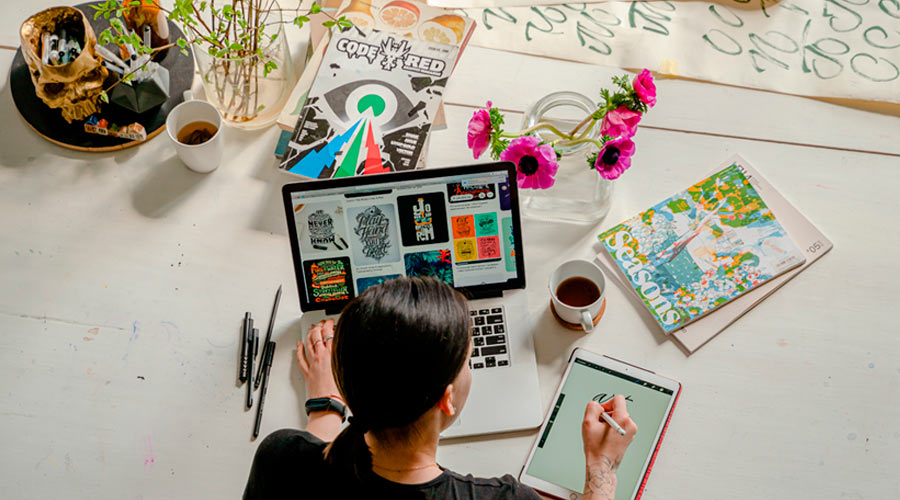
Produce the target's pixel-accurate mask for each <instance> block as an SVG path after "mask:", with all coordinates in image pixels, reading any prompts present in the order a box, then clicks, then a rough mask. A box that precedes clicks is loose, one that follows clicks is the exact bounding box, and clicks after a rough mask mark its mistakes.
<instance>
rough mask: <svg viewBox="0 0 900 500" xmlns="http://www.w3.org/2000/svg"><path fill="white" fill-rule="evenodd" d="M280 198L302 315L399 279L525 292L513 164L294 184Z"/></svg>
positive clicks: (335, 305) (476, 289)
mask: <svg viewBox="0 0 900 500" xmlns="http://www.w3.org/2000/svg"><path fill="white" fill-rule="evenodd" d="M510 180H512V182H510ZM283 194H284V202H285V210H286V213H287V215H288V228H289V232H290V236H291V247H292V250H293V255H294V268H295V274H296V277H297V286H298V291H299V295H300V303H301V309H302V310H304V311H309V310H316V309H328V310H329V311H330V312H331V311H335V312H336V311H337V310H339V309H340V308H342V307H343V306H344V305H345V304H346V303H347V302H348V301H349V300H350V299H352V298H353V297H355V296H357V295H359V294H360V293H362V292H363V291H364V290H365V289H366V288H368V287H370V286H373V285H377V284H379V283H381V282H383V281H386V280H389V279H392V278H397V277H400V276H409V277H414V276H432V277H435V278H437V279H440V280H443V281H444V282H446V283H448V284H450V285H452V286H453V287H455V288H457V289H460V290H462V291H471V292H473V293H474V292H479V291H487V290H503V289H509V288H521V287H524V286H525V280H524V269H523V267H524V265H523V259H522V250H521V248H522V245H521V236H520V222H519V212H518V200H517V194H516V186H515V167H514V166H513V165H512V164H511V163H493V164H480V165H474V166H468V167H452V168H438V169H426V170H417V171H409V172H402V173H393V174H384V175H369V176H361V177H351V178H343V179H330V180H320V181H311V182H300V183H295V184H288V185H286V186H285V187H284V189H283Z"/></svg>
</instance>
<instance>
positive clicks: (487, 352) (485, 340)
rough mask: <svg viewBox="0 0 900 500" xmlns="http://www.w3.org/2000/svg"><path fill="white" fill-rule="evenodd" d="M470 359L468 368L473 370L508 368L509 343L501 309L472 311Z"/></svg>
mask: <svg viewBox="0 0 900 500" xmlns="http://www.w3.org/2000/svg"><path fill="white" fill-rule="evenodd" d="M469 317H470V318H471V321H472V357H471V358H469V367H470V368H472V369H473V370H483V369H486V368H500V367H503V366H509V342H508V341H507V338H508V332H507V329H506V312H505V311H504V309H503V307H502V306H500V307H490V308H485V309H472V310H470V311H469Z"/></svg>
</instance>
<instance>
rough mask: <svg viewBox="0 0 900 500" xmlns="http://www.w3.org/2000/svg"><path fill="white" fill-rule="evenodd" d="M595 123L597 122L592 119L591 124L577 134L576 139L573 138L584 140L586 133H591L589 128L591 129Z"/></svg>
mask: <svg viewBox="0 0 900 500" xmlns="http://www.w3.org/2000/svg"><path fill="white" fill-rule="evenodd" d="M595 123H597V120H596V119H593V118H592V119H591V124H590V125H588V126H587V127H584V130H583V131H582V132H581V133H580V134H578V137H575V139H584V138H585V136H587V134H588V132H590V131H591V128H593V126H594V124H595ZM573 134H574V132H573Z"/></svg>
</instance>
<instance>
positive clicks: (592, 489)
mask: <svg viewBox="0 0 900 500" xmlns="http://www.w3.org/2000/svg"><path fill="white" fill-rule="evenodd" d="M618 466H619V464H617V463H613V461H612V460H610V459H609V458H607V457H600V460H597V461H594V462H590V463H588V464H587V470H586V473H585V480H584V500H613V498H614V497H615V496H616V483H617V480H616V469H617V468H618Z"/></svg>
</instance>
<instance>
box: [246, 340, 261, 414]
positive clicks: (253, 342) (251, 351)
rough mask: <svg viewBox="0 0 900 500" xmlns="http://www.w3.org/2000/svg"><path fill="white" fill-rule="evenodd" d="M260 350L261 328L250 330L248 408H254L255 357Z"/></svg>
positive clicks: (248, 346) (248, 343)
mask: <svg viewBox="0 0 900 500" xmlns="http://www.w3.org/2000/svg"><path fill="white" fill-rule="evenodd" d="M258 350H259V330H258V329H256V328H253V329H251V330H250V340H249V341H248V342H247V351H248V353H249V354H250V355H249V356H248V359H249V360H248V361H247V377H248V378H247V409H248V410H249V409H250V408H253V358H255V357H256V352H257V351H258Z"/></svg>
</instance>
